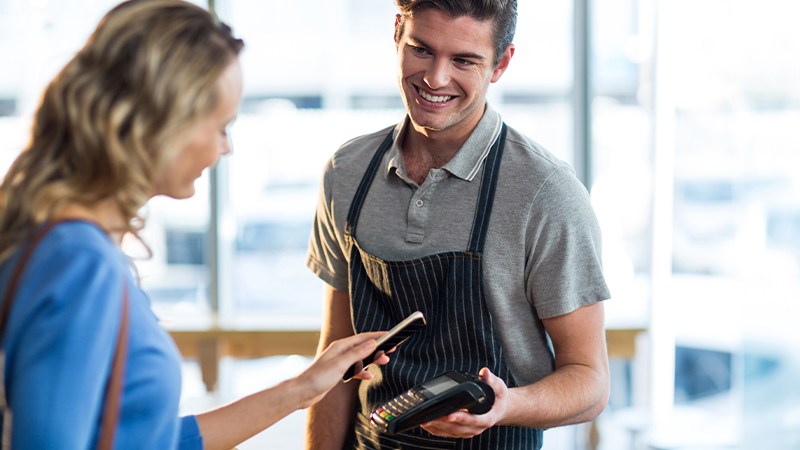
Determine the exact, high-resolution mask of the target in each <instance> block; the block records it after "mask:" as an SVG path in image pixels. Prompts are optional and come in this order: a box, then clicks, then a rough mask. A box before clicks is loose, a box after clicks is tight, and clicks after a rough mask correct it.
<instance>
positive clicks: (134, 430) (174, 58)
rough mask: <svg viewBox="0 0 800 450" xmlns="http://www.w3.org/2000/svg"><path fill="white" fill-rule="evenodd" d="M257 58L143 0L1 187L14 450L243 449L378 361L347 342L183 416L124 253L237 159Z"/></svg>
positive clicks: (43, 119) (118, 23)
mask: <svg viewBox="0 0 800 450" xmlns="http://www.w3.org/2000/svg"><path fill="white" fill-rule="evenodd" d="M242 46H243V43H242V41H241V40H239V39H236V38H234V37H233V36H232V35H231V32H230V29H229V28H228V27H227V26H225V25H224V24H221V23H220V22H218V21H217V20H216V19H215V18H214V17H212V16H211V15H209V14H208V13H207V12H206V11H205V10H203V9H202V8H199V7H197V6H194V5H192V4H190V3H184V2H181V1H177V0H132V1H129V2H125V3H123V4H121V5H119V6H117V7H116V8H114V9H113V10H111V11H110V12H109V13H108V14H107V15H106V16H105V17H104V18H103V20H102V21H101V22H100V24H99V26H98V28H97V29H96V30H95V32H94V33H93V35H92V36H91V37H90V38H89V40H88V42H87V43H86V45H85V46H84V47H83V49H81V50H80V51H79V52H78V53H77V54H76V55H75V57H74V58H73V59H72V60H71V61H70V62H68V63H67V65H66V66H65V67H64V68H63V69H62V71H61V72H60V73H59V74H58V75H57V76H56V77H55V79H54V80H53V81H52V82H51V83H50V85H49V86H48V87H47V89H46V90H45V92H44V95H43V97H42V100H41V104H40V106H39V108H38V111H37V113H36V116H35V122H34V126H33V130H32V137H31V140H30V142H29V144H28V146H27V148H26V149H25V151H24V152H22V153H21V155H20V156H19V157H18V158H17V160H16V161H15V162H14V163H13V165H12V166H11V168H10V170H9V171H8V173H7V175H6V177H5V179H4V181H3V183H2V185H0V295H3V296H4V297H0V298H2V300H0V301H2V302H3V305H2V306H3V307H4V308H7V311H6V312H5V314H6V316H5V321H4V323H2V324H0V326H1V327H2V328H0V331H1V332H2V349H3V352H4V356H5V362H4V364H5V366H4V368H3V369H4V370H3V371H0V372H2V375H3V377H4V379H3V380H2V381H3V383H2V387H3V388H5V394H6V397H7V401H8V408H6V411H5V412H8V411H9V410H10V412H11V416H9V415H8V414H4V418H3V428H4V433H3V437H4V439H8V438H9V433H10V438H11V441H10V443H11V444H12V445H13V448H17V449H20V448H35V449H45V448H58V449H73V448H74V449H87V448H95V447H101V448H106V447H105V446H107V445H108V442H114V444H113V445H114V448H117V449H127V448H131V449H133V448H136V449H143V448H146V449H172V448H181V449H184V448H186V449H190V448H197V449H200V448H208V449H216V448H219V449H225V448H231V447H233V446H235V445H237V444H238V443H240V442H242V441H244V440H246V439H247V438H249V437H251V436H253V435H255V434H256V433H258V432H260V431H261V430H263V429H265V428H267V427H269V426H270V425H272V424H273V423H275V422H276V421H278V420H280V419H281V418H282V417H284V416H286V415H287V414H289V413H291V412H293V411H295V410H297V409H298V408H305V407H307V406H309V405H311V404H312V403H314V402H315V401H316V400H318V399H320V398H321V397H322V396H323V395H324V394H325V393H326V392H327V391H328V390H329V389H330V388H332V387H333V386H334V385H335V384H336V383H338V382H339V381H340V380H341V376H342V374H343V373H344V371H345V370H346V369H347V367H349V366H350V365H351V364H353V363H354V362H356V361H358V360H360V359H362V358H364V357H366V356H367V355H369V354H370V352H371V351H372V350H374V348H375V341H374V340H375V338H377V337H378V336H380V335H381V334H382V333H368V334H363V335H358V336H354V337H352V338H348V339H344V340H341V341H337V342H335V343H334V344H332V345H331V346H330V347H328V348H327V349H326V350H325V351H324V352H322V353H321V354H320V355H319V356H318V357H317V359H316V360H315V361H314V362H313V363H312V364H311V365H310V366H309V367H308V369H307V370H306V371H304V372H303V373H302V374H300V375H298V376H297V377H295V378H292V379H289V380H287V381H285V382H283V383H281V384H279V385H277V386H275V387H273V388H270V389H266V390H264V391H261V392H258V393H256V394H253V395H251V396H249V397H246V398H244V399H241V400H239V401H236V402H234V403H232V404H230V405H227V406H224V407H221V408H219V409H217V410H214V411H210V412H208V413H205V414H200V415H197V416H189V417H183V418H179V417H178V404H179V400H180V392H181V387H180V365H179V364H180V356H179V354H178V352H177V350H176V347H175V346H174V344H173V343H172V341H171V339H170V338H169V336H168V334H167V333H166V332H164V330H162V329H161V328H160V327H159V325H158V323H157V320H156V318H155V317H154V316H153V314H152V312H151V310H150V307H149V301H148V299H147V297H146V295H145V294H144V292H142V291H141V289H140V288H139V287H138V286H137V282H136V279H135V277H134V276H133V275H132V272H133V271H132V270H131V266H130V263H129V260H128V258H126V257H125V256H124V255H123V253H122V252H121V250H120V247H119V244H120V241H121V239H122V237H123V236H125V235H133V236H138V235H137V232H138V231H139V230H140V229H141V227H142V224H143V219H142V218H141V217H140V216H139V215H138V212H139V210H140V208H141V207H142V206H143V205H144V204H145V202H146V201H147V200H148V199H149V198H151V197H153V196H156V195H166V196H169V197H173V198H187V197H190V196H191V195H192V194H194V181H195V180H196V179H197V178H198V177H199V176H200V174H201V172H202V171H203V170H205V169H207V168H208V167H210V166H212V165H213V164H214V163H216V161H217V160H218V158H219V157H220V156H221V155H225V154H227V153H229V152H230V147H229V143H228V138H227V131H226V130H227V128H228V126H229V124H230V123H231V121H232V120H233V119H234V117H235V115H236V111H237V108H238V105H239V101H240V99H241V95H242V78H241V68H240V65H239V59H238V55H239V52H240V51H241V49H242ZM46 225H50V226H51V228H45V226H46ZM42 230H46V233H45V234H44V236H43V237H42V238H41V241H39V242H38V243H35V242H34V234H35V233H37V232H41V231H42ZM27 249H32V253H30V256H29V259H27V260H25V261H23V259H24V258H23V255H24V254H25V252H26V250H27ZM18 268H22V269H21V270H22V271H21V272H20V273H19V274H16V275H15V271H16V270H17V269H18ZM115 360H116V361H117V362H116V363H115V362H114V361H115ZM387 361H388V358H387V357H386V356H381V357H380V358H379V359H378V362H379V363H381V364H385V363H386V362H387ZM359 377H360V378H363V379H368V378H369V377H370V375H369V373H367V372H362V373H361V374H359ZM114 380H117V381H114ZM115 383H117V384H115ZM115 386H119V388H116V387H115ZM115 402H117V404H115ZM12 417H13V420H12ZM103 423H105V424H106V425H103ZM109 424H110V425H109ZM109 435H110V437H109Z"/></svg>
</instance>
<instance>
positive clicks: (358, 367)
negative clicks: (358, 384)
mask: <svg viewBox="0 0 800 450" xmlns="http://www.w3.org/2000/svg"><path fill="white" fill-rule="evenodd" d="M425 324H426V322H425V316H424V315H423V314H422V313H421V312H419V311H415V312H413V313H411V315H409V316H408V317H406V318H405V319H403V321H402V322H400V323H399V324H397V325H395V327H394V328H392V329H391V330H389V331H388V332H387V333H386V334H384V335H383V336H381V337H380V338H378V347H377V348H376V349H375V351H374V352H372V354H370V355H369V356H367V357H366V358H364V359H363V360H361V361H360V362H357V363H355V364H353V365H352V366H350V368H349V369H347V372H345V374H344V376H343V377H342V379H343V380H344V381H349V380H350V379H351V378H353V376H354V375H355V374H357V373H358V372H360V371H362V370H364V369H365V368H366V367H367V366H368V365H370V364H372V361H373V360H374V359H375V356H377V355H378V353H379V352H382V351H383V352H388V351H389V350H391V349H393V348H395V347H397V346H398V345H400V344H402V343H403V342H405V340H406V339H408V338H409V337H410V336H411V335H412V334H414V332H415V331H417V330H418V329H420V328H422V327H423V326H425Z"/></svg>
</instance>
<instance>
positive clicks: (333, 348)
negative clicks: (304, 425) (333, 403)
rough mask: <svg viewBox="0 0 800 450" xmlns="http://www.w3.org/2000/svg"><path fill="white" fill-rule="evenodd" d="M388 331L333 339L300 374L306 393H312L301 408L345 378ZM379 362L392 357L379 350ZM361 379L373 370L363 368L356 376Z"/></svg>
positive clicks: (368, 376) (377, 360)
mask: <svg viewBox="0 0 800 450" xmlns="http://www.w3.org/2000/svg"><path fill="white" fill-rule="evenodd" d="M385 333H386V332H385V331H373V332H369V333H360V334H356V335H354V336H349V337H346V338H343V339H339V340H337V341H333V342H332V343H331V344H330V345H329V346H328V347H327V348H326V349H325V350H324V351H323V352H322V353H320V354H319V355H317V357H316V359H315V360H314V362H312V363H311V365H310V366H308V368H306V370H304V371H303V372H302V373H301V374H300V375H298V376H297V377H296V379H295V380H296V381H298V382H299V383H300V385H301V386H302V388H303V392H304V393H306V392H307V393H308V397H306V398H307V400H306V401H304V402H303V404H302V406H301V408H308V407H309V406H311V405H313V404H314V403H316V402H318V401H319V400H320V399H322V397H324V396H325V394H327V393H328V391H329V390H331V389H332V388H333V387H334V386H336V385H337V384H338V383H340V382H341V381H342V375H344V373H345V371H346V370H347V369H348V368H349V367H350V366H351V365H353V364H355V363H356V362H360V361H361V360H362V359H364V358H366V357H367V356H369V355H370V354H371V353H372V352H373V351H374V350H375V348H376V347H377V343H376V342H375V340H376V339H377V338H379V337H381V336H383V335H384V334H385ZM374 362H375V364H379V365H384V364H386V363H388V362H389V357H388V356H386V354H384V353H379V354H378V356H376V357H375V361H374ZM353 378H354V379H359V380H369V379H370V378H372V374H371V373H369V372H368V371H366V370H362V371H359V372H358V373H357V374H356V375H355V376H354V377H353Z"/></svg>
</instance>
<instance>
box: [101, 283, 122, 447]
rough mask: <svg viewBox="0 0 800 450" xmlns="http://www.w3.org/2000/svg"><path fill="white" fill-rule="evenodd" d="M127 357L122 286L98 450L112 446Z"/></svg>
mask: <svg viewBox="0 0 800 450" xmlns="http://www.w3.org/2000/svg"><path fill="white" fill-rule="evenodd" d="M127 356H128V286H127V285H126V284H123V286H122V320H121V321H120V324H119V333H118V334H117V347H116V349H115V350H114V363H113V364H114V365H113V366H112V367H111V375H110V376H109V378H108V384H107V385H106V394H105V404H104V405H103V422H102V424H101V425H100V437H99V439H98V441H97V449H98V450H111V448H112V447H113V446H114V433H115V432H116V431H117V424H118V423H119V411H120V400H121V398H122V380H123V378H124V377H123V375H124V373H125V360H126V359H127Z"/></svg>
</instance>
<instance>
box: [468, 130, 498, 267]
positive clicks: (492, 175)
mask: <svg viewBox="0 0 800 450" xmlns="http://www.w3.org/2000/svg"><path fill="white" fill-rule="evenodd" d="M506 134H507V130H506V124H505V122H504V123H503V128H502V129H501V130H500V136H498V137H497V140H496V141H495V142H494V144H493V145H492V149H491V150H490V151H489V154H488V155H487V156H486V163H485V164H484V166H483V179H482V181H481V195H480V197H479V199H478V205H477V207H476V211H475V219H474V220H475V221H474V222H473V223H472V237H470V240H469V251H470V252H471V253H482V252H483V244H484V242H486V230H488V229H489V218H490V217H491V215H492V205H493V204H494V193H495V190H496V189H497V178H498V175H499V174H500V159H501V158H502V156H503V149H504V148H505V146H506Z"/></svg>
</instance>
